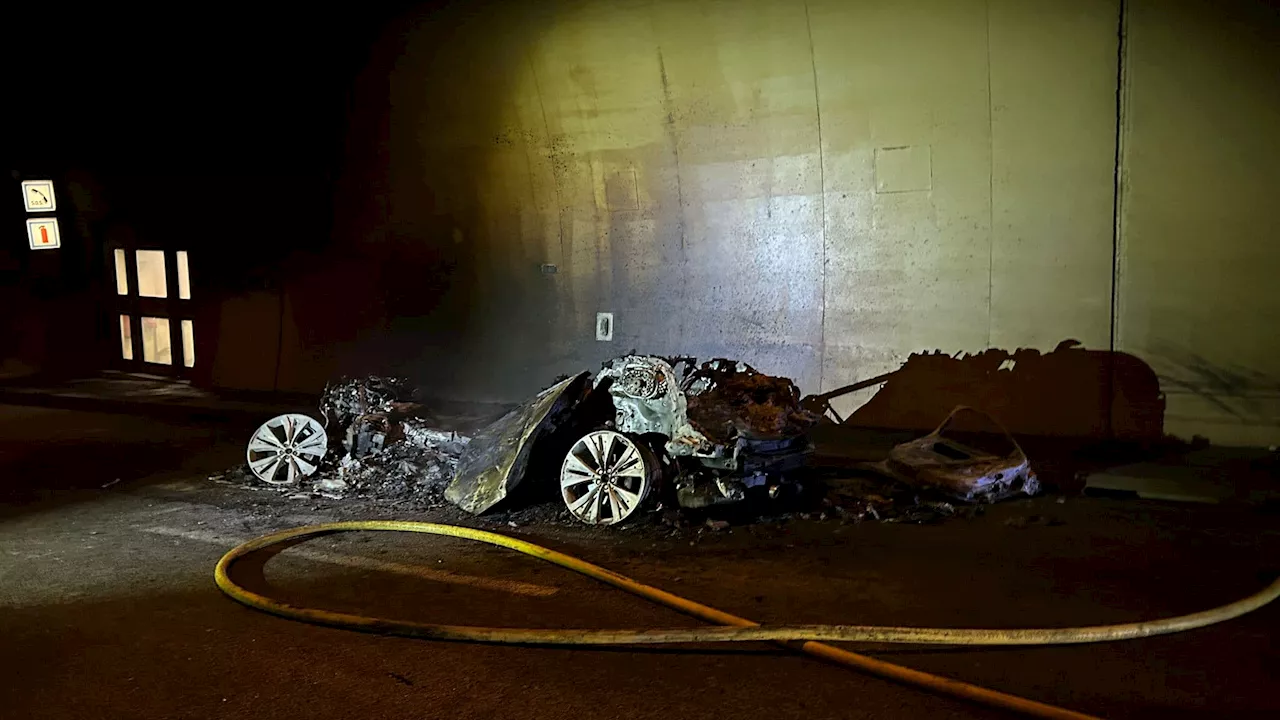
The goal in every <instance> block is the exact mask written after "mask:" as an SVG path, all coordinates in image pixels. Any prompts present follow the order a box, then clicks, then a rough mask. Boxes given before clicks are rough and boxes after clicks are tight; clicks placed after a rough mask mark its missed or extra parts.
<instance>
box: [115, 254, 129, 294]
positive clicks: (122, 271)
mask: <svg viewBox="0 0 1280 720" xmlns="http://www.w3.org/2000/svg"><path fill="white" fill-rule="evenodd" d="M115 260H116V294H117V295H128V294H129V268H127V267H125V263H127V262H128V260H125V257H124V250H121V249H119V248H116V251H115Z"/></svg>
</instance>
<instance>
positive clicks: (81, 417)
mask: <svg viewBox="0 0 1280 720" xmlns="http://www.w3.org/2000/svg"><path fill="white" fill-rule="evenodd" d="M186 419H187V420H189V419H190V418H186ZM252 429H253V428H252V426H249V425H244V424H237V423H234V422H228V423H225V424H207V423H206V424H200V425H196V424H182V423H181V421H180V420H179V419H178V418H175V417H167V418H155V417H150V418H149V417H140V416H133V415H124V414H114V413H107V412H75V411H69V410H64V409H53V408H41V407H18V406H12V405H0V476H2V477H3V478H4V482H3V483H0V519H8V518H13V517H16V516H19V515H23V514H27V513H33V512H42V511H47V510H51V509H54V508H58V507H62V506H65V505H67V504H71V503H80V502H92V501H95V500H100V499H102V498H104V497H107V496H108V495H110V494H112V493H117V492H121V491H125V490H128V489H130V488H137V487H141V486H143V485H150V484H155V483H160V482H165V481H168V480H177V479H184V478H186V479H189V478H190V477H192V476H202V474H203V473H207V472H211V471H214V470H220V469H222V468H224V467H225V466H226V464H227V461H228V460H230V459H231V458H236V457H241V458H242V457H243V449H242V447H243V444H244V438H246V437H248V435H249V433H250V432H252Z"/></svg>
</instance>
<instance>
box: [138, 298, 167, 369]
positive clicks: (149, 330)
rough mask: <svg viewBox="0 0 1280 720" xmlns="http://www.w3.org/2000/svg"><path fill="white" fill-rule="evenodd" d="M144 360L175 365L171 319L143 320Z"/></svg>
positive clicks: (150, 318) (154, 318)
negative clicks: (171, 344) (170, 337)
mask: <svg viewBox="0 0 1280 720" xmlns="http://www.w3.org/2000/svg"><path fill="white" fill-rule="evenodd" d="M138 284H139V285H141V284H142V283H138ZM142 360H143V362H149V363H156V364H157V365H172V364H173V349H172V348H171V347H170V343H169V318H162V317H144V318H142Z"/></svg>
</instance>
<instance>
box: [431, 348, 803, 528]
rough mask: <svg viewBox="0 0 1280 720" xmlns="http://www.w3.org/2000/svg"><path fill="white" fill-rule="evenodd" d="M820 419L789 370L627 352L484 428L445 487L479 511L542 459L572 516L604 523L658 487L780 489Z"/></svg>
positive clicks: (729, 496)
mask: <svg viewBox="0 0 1280 720" xmlns="http://www.w3.org/2000/svg"><path fill="white" fill-rule="evenodd" d="M817 421H818V416H817V415H815V414H813V413H811V412H809V411H807V410H805V409H803V408H802V407H801V406H800V393H799V390H798V389H797V388H796V386H795V384H794V383H793V382H791V380H789V379H787V378H779V377H774V376H770V375H765V374H763V373H760V372H758V371H756V370H755V369H754V368H752V367H750V366H748V365H746V364H744V363H737V362H733V361H729V360H712V361H709V362H705V363H702V364H701V365H698V364H697V363H696V362H695V361H694V360H693V359H692V358H659V357H652V356H644V355H628V356H625V357H621V358H617V359H615V360H613V361H611V362H609V363H607V364H606V365H605V366H604V368H603V369H602V370H601V371H600V372H599V373H598V374H597V375H596V376H595V377H594V378H592V377H591V376H590V375H589V374H587V373H582V374H580V375H577V376H574V377H570V378H567V379H565V380H562V381H561V382H558V383H556V384H555V385H553V386H552V387H550V388H547V389H546V390H544V391H543V392H541V393H539V394H538V396H536V397H535V398H533V399H532V400H531V401H530V402H528V403H525V404H524V405H522V406H521V407H519V408H516V409H515V410H513V411H511V412H510V413H508V414H507V415H505V416H504V417H503V418H502V419H500V420H498V421H497V422H495V423H494V424H492V425H490V426H489V427H488V428H486V429H485V430H483V431H482V432H481V433H480V434H479V435H477V436H476V437H475V438H473V439H472V441H471V443H470V445H468V447H467V452H466V453H465V454H464V455H463V457H462V458H461V461H460V463H459V466H458V472H457V474H456V475H455V476H454V479H453V481H452V482H451V483H450V485H449V488H448V489H447V490H446V492H445V497H447V498H448V499H449V500H450V501H452V502H454V503H455V504H457V505H458V506H460V507H462V508H463V509H465V510H467V511H469V512H473V513H482V512H484V511H486V510H488V509H489V508H491V507H493V506H494V505H495V504H497V503H498V502H500V501H502V500H503V499H504V498H506V497H508V495H509V494H510V493H511V492H512V491H513V490H514V489H515V488H516V486H517V485H520V484H521V483H522V482H524V483H529V482H531V481H532V482H538V481H539V480H540V479H541V474H542V473H541V471H542V470H543V469H546V470H547V471H548V472H547V473H546V474H547V475H548V476H550V478H554V481H555V482H557V483H558V490H559V495H560V498H561V499H562V500H563V502H564V503H565V506H566V507H567V508H568V510H569V512H570V513H571V514H572V515H573V516H574V517H576V518H577V519H579V520H581V521H583V522H585V523H589V524H595V525H610V524H613V523H617V522H621V521H623V520H626V519H627V518H628V517H630V516H632V515H633V514H635V513H636V512H637V511H639V510H640V509H641V508H643V507H645V506H646V505H647V504H650V503H651V501H653V500H655V499H656V498H657V497H658V496H659V494H660V493H669V494H670V495H672V496H674V498H675V499H676V500H677V502H678V503H679V504H680V505H682V506H684V507H705V506H708V505H714V504H718V503H724V502H734V501H738V500H742V499H745V498H746V496H747V493H748V491H749V490H750V489H751V488H760V490H761V491H762V492H768V493H770V494H776V492H778V490H779V489H780V488H781V487H782V486H783V485H785V484H786V483H787V475H788V473H789V472H791V471H792V470H795V469H797V468H799V467H801V466H802V465H803V464H804V462H805V459H806V456H807V455H808V454H809V453H810V452H812V445H811V443H810V441H809V438H808V434H807V433H808V431H809V429H810V428H811V427H812V426H813V425H814V424H816V423H817ZM529 475H537V477H526V476H529ZM550 478H548V479H550Z"/></svg>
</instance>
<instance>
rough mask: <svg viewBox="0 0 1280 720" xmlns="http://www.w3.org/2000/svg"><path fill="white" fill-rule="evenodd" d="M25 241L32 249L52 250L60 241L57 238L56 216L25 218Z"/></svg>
mask: <svg viewBox="0 0 1280 720" xmlns="http://www.w3.org/2000/svg"><path fill="white" fill-rule="evenodd" d="M27 242H29V243H30V244H31V249H32V250H52V249H54V248H56V247H59V246H60V245H61V244H62V241H61V240H60V239H59V238H58V219H57V218H51V217H48V218H30V219H29V220H27Z"/></svg>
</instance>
